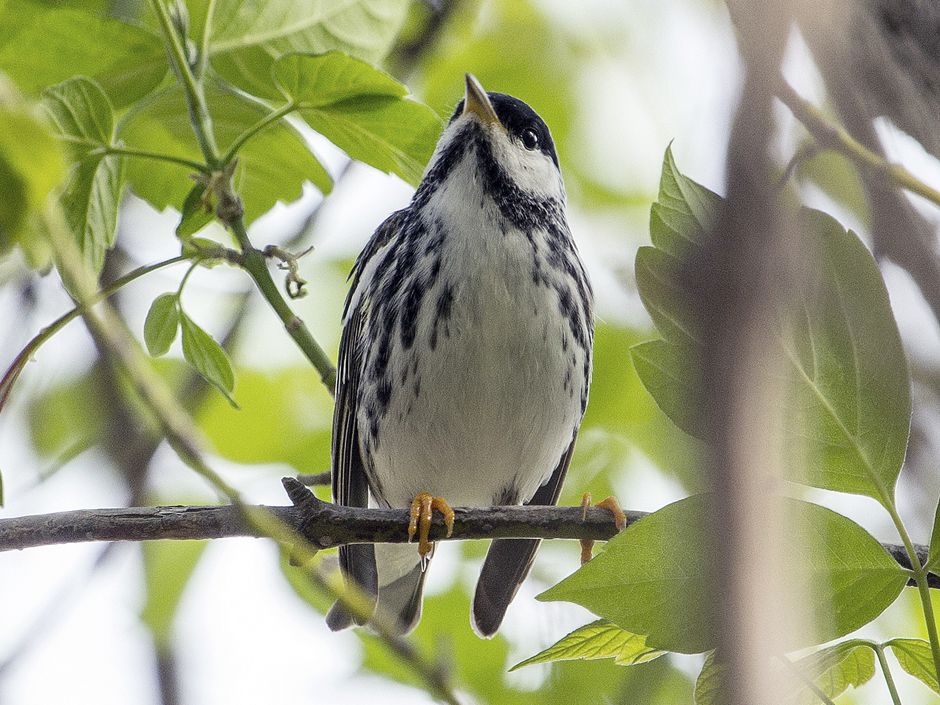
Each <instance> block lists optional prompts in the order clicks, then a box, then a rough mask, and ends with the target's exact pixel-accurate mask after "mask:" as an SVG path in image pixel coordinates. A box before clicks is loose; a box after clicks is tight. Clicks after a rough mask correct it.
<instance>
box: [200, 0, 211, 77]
mask: <svg viewBox="0 0 940 705" xmlns="http://www.w3.org/2000/svg"><path fill="white" fill-rule="evenodd" d="M214 18H215V0H209V3H208V6H207V7H206V21H205V24H204V25H203V27H202V37H201V38H200V41H199V64H198V65H197V67H196V76H197V77H198V78H202V77H203V76H205V75H206V69H207V68H208V67H209V34H210V33H211V31H212V21H213V19H214Z"/></svg>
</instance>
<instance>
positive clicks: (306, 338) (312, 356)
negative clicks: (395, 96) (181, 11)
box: [151, 0, 336, 394]
mask: <svg viewBox="0 0 940 705" xmlns="http://www.w3.org/2000/svg"><path fill="white" fill-rule="evenodd" d="M151 4H152V5H153V6H154V8H155V10H156V12H157V15H158V16H159V17H160V23H161V25H162V26H163V32H164V34H165V35H166V38H167V43H168V44H169V45H170V48H171V50H172V52H171V56H172V57H173V58H174V63H175V68H176V71H177V73H178V74H179V77H180V80H181V81H182V84H183V89H184V92H185V93H186V102H187V104H188V105H189V112H190V117H191V118H192V119H191V122H192V126H193V131H194V132H195V133H196V138H197V140H198V142H199V145H200V148H201V149H202V152H203V156H204V157H205V158H206V163H207V164H208V165H209V167H210V168H211V169H212V170H213V171H221V170H222V169H224V167H225V166H226V165H227V164H230V163H231V161H230V160H231V158H232V155H233V154H234V151H237V148H238V147H239V146H240V144H244V142H245V141H246V140H248V139H250V138H251V136H252V135H254V134H256V133H257V132H258V130H260V129H263V128H264V126H265V125H267V124H270V123H272V122H274V121H275V120H277V119H280V118H281V117H283V115H286V114H287V112H290V110H293V105H292V104H291V103H289V104H288V105H286V106H284V107H282V108H281V109H280V110H276V111H274V112H273V113H271V114H269V115H267V116H265V118H264V119H262V120H261V121H260V122H259V123H258V124H256V125H254V126H252V127H251V128H249V129H248V130H246V132H245V133H243V134H242V135H241V136H239V138H238V139H236V141H235V144H234V145H233V147H234V148H235V149H234V150H232V149H230V150H229V153H230V154H229V155H226V157H225V158H224V159H219V156H218V150H217V149H216V146H215V141H214V139H213V138H212V122H211V120H210V118H209V112H208V108H207V107H206V101H205V97H204V95H203V93H202V88H201V85H200V84H199V82H197V81H196V79H195V77H194V76H193V73H192V70H191V69H190V67H189V64H187V63H186V57H185V54H184V52H183V47H182V45H181V44H180V42H179V38H178V37H177V36H176V34H175V33H174V31H173V27H172V25H171V24H170V18H169V16H168V15H167V12H166V8H165V7H163V4H162V2H161V1H160V0H151ZM288 108H290V109H288ZM281 112H283V114H278V113H281ZM239 140H241V142H240V143H239ZM223 188H225V189H229V190H230V189H231V183H227V184H225V185H224V186H223ZM232 198H233V200H234V199H236V198H237V196H236V195H235V194H234V193H233V194H232ZM226 225H228V226H229V227H230V228H231V229H232V232H233V233H234V234H235V237H236V239H237V240H238V242H239V244H240V245H241V248H242V252H243V253H244V262H243V264H242V266H243V267H244V269H245V271H247V272H248V274H249V275H250V276H251V278H252V279H254V281H255V284H257V286H258V289H260V290H261V294H262V295H263V296H264V298H265V299H267V301H268V303H269V304H270V305H271V308H273V309H274V311H275V313H277V315H278V317H279V318H280V319H281V321H282V322H283V323H284V327H285V328H286V329H287V332H288V334H289V335H290V337H291V338H293V339H294V341H295V342H296V343H297V345H298V346H300V349H301V350H302V351H303V353H304V355H306V356H307V359H309V360H310V362H311V363H312V364H313V366H314V368H316V370H317V372H319V373H320V379H321V380H322V381H323V384H324V385H326V387H327V389H328V390H329V391H330V394H332V393H333V387H334V385H335V381H336V370H335V368H334V367H333V364H332V363H331V362H330V358H329V357H328V356H327V354H326V353H325V352H324V351H323V348H321V347H320V345H319V343H317V341H316V340H315V339H314V338H313V336H312V335H311V334H310V331H309V330H308V329H307V326H306V325H305V324H304V322H303V321H302V320H300V318H298V317H297V316H296V315H295V314H294V312H293V311H292V310H291V308H290V306H288V305H287V302H286V301H285V300H284V297H282V296H281V292H280V291H278V288H277V286H276V285H275V283H274V280H273V279H272V278H271V273H270V272H269V271H268V267H267V262H266V261H265V258H264V255H263V254H262V253H261V252H260V251H259V250H256V249H255V248H254V247H253V246H252V244H251V240H250V239H249V238H248V231H247V229H246V228H245V222H244V219H243V218H242V217H241V216H240V215H239V216H238V217H234V218H231V220H228V221H227V222H226Z"/></svg>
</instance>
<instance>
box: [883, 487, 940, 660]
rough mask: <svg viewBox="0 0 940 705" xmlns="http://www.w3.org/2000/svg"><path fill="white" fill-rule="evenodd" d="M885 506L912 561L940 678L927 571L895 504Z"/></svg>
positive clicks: (938, 640) (938, 643)
mask: <svg viewBox="0 0 940 705" xmlns="http://www.w3.org/2000/svg"><path fill="white" fill-rule="evenodd" d="M885 506H886V508H887V510H888V513H889V514H890V515H891V520H892V521H893V522H894V525H895V526H896V527H897V530H898V535H899V536H900V537H901V543H903V544H904V550H905V551H906V552H907V555H908V558H909V559H910V561H911V572H912V574H913V577H914V582H915V583H916V584H917V594H918V596H919V597H920V604H921V607H922V608H923V611H924V622H925V623H926V626H927V638H928V639H929V641H930V652H931V655H932V656H933V667H934V673H935V675H937V677H938V678H940V638H938V635H937V620H936V617H935V616H934V611H933V601H932V600H931V598H930V586H929V585H928V584H927V571H926V570H925V569H924V566H923V564H922V563H921V562H920V558H919V557H918V555H917V550H916V549H915V548H914V542H913V541H911V537H910V536H909V535H908V533H907V528H906V527H905V526H904V522H902V521H901V516H900V515H899V514H898V510H897V508H895V506H894V502H893V501H891V502H887V503H886V504H885Z"/></svg>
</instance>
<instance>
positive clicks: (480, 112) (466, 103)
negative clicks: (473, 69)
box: [463, 73, 500, 125]
mask: <svg viewBox="0 0 940 705" xmlns="http://www.w3.org/2000/svg"><path fill="white" fill-rule="evenodd" d="M465 75H466V79H467V88H466V91H465V92H464V96H463V114H464V115H466V114H467V113H473V114H474V115H476V116H477V119H478V120H479V121H480V122H482V123H483V124H484V125H499V124H500V122H499V118H498V117H497V116H496V111H495V110H493V104H492V103H491V102H490V97H489V96H488V95H487V94H486V91H485V90H483V86H481V85H480V82H479V81H478V80H477V78H476V76H474V75H473V74H472V73H468V74H465Z"/></svg>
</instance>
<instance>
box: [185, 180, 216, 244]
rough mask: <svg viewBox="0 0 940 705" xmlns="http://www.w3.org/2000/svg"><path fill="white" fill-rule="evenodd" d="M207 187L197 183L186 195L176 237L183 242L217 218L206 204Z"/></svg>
mask: <svg viewBox="0 0 940 705" xmlns="http://www.w3.org/2000/svg"><path fill="white" fill-rule="evenodd" d="M205 194H206V186H205V184H201V183H197V184H196V185H195V186H193V188H192V190H191V191H190V192H189V193H188V194H187V195H186V200H185V201H183V209H182V211H181V213H180V215H181V218H180V222H179V225H177V226H176V237H178V238H180V239H181V240H187V239H189V238H190V237H191V236H192V235H195V234H196V233H198V232H199V231H200V230H202V229H203V228H204V227H206V226H207V225H208V224H209V223H211V222H212V221H213V219H214V218H215V213H214V212H213V209H212V208H207V207H206V203H205Z"/></svg>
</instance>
